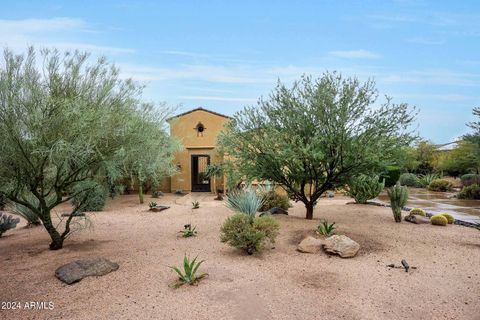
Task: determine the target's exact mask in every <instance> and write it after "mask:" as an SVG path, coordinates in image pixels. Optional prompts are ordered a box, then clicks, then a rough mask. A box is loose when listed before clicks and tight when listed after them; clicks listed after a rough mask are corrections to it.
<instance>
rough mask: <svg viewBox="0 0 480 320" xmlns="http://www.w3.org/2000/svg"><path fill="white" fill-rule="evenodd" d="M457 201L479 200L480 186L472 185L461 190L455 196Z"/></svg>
mask: <svg viewBox="0 0 480 320" xmlns="http://www.w3.org/2000/svg"><path fill="white" fill-rule="evenodd" d="M457 197H458V199H468V200H480V185H478V184H472V185H469V186H467V187H463V189H462V190H461V191H460V192H459V193H458V195H457Z"/></svg>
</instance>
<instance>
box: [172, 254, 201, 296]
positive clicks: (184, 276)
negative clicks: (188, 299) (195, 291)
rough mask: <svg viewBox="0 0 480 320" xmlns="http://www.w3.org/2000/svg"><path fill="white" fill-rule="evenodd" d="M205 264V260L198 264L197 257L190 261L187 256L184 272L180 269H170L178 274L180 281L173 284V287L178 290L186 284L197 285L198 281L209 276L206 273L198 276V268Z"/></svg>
mask: <svg viewBox="0 0 480 320" xmlns="http://www.w3.org/2000/svg"><path fill="white" fill-rule="evenodd" d="M203 262H205V260H202V261H198V262H197V257H195V258H194V259H193V260H190V258H189V257H188V256H187V255H185V256H184V258H183V270H181V269H180V268H178V267H170V268H171V269H173V270H174V271H175V272H176V273H177V274H178V281H176V282H175V283H173V284H172V285H171V287H173V288H175V289H177V288H179V287H181V286H183V285H184V284H189V285H195V284H197V282H198V281H200V280H202V279H203V278H205V277H206V276H208V273H205V272H204V273H200V274H197V272H198V268H199V267H200V265H201V264H202V263H203Z"/></svg>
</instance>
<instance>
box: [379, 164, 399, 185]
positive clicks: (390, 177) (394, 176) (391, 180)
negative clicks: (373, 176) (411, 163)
mask: <svg viewBox="0 0 480 320" xmlns="http://www.w3.org/2000/svg"><path fill="white" fill-rule="evenodd" d="M400 173H401V172H400V167H397V166H387V167H385V171H384V172H383V173H382V174H381V177H382V178H385V186H386V187H391V186H394V185H395V184H396V183H397V181H398V179H399V178H400Z"/></svg>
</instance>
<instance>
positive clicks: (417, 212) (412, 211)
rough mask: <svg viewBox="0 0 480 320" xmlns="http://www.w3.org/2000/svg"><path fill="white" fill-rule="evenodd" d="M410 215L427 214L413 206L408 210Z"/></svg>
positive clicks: (423, 215) (424, 215)
mask: <svg viewBox="0 0 480 320" xmlns="http://www.w3.org/2000/svg"><path fill="white" fill-rule="evenodd" d="M410 215H411V216H412V215H417V216H422V217H426V216H427V214H426V213H425V210H423V209H420V208H413V209H412V210H410Z"/></svg>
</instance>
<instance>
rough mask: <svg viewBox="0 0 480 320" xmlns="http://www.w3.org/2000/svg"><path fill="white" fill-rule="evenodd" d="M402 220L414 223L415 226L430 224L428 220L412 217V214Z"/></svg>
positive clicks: (416, 216)
mask: <svg viewBox="0 0 480 320" xmlns="http://www.w3.org/2000/svg"><path fill="white" fill-rule="evenodd" d="M403 220H405V221H408V222H411V223H415V224H426V223H430V218H427V217H422V216H418V215H413V214H412V215H408V216H405V218H403Z"/></svg>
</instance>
